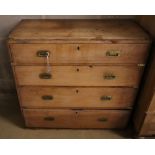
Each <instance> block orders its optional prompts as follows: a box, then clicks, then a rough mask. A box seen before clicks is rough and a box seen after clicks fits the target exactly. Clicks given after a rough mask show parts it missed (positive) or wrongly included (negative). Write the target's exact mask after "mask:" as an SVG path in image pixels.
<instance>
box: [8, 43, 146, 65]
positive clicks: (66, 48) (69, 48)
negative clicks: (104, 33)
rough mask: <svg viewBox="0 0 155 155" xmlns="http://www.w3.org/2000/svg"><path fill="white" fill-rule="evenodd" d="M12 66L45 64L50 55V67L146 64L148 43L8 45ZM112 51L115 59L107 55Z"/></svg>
mask: <svg viewBox="0 0 155 155" xmlns="http://www.w3.org/2000/svg"><path fill="white" fill-rule="evenodd" d="M10 46H11V51H12V55H13V62H14V63H15V64H45V63H46V57H45V58H44V57H38V56H37V52H38V51H42V50H46V51H48V52H49V62H50V63H51V64H57V63H58V64H61V63H65V64H69V63H85V64H86V63H100V64H101V63H102V64H103V63H120V64H121V63H135V64H138V63H145V60H146V58H147V54H148V52H147V51H148V48H149V44H11V45H10ZM109 52H111V53H112V54H114V56H109V55H108V53H109Z"/></svg>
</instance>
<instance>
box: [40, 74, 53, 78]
mask: <svg viewBox="0 0 155 155" xmlns="http://www.w3.org/2000/svg"><path fill="white" fill-rule="evenodd" d="M39 77H40V78H41V79H51V78H52V75H51V74H50V73H41V74H39Z"/></svg>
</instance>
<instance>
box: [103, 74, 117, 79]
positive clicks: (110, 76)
mask: <svg viewBox="0 0 155 155" xmlns="http://www.w3.org/2000/svg"><path fill="white" fill-rule="evenodd" d="M115 78H116V76H115V75H113V74H105V75H104V79H106V80H113V79H115Z"/></svg>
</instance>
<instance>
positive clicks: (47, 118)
mask: <svg viewBox="0 0 155 155" xmlns="http://www.w3.org/2000/svg"><path fill="white" fill-rule="evenodd" d="M44 120H45V121H54V120H55V118H54V117H50V116H48V117H44Z"/></svg>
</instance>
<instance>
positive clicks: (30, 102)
mask: <svg viewBox="0 0 155 155" xmlns="http://www.w3.org/2000/svg"><path fill="white" fill-rule="evenodd" d="M19 89H20V91H19V92H20V98H21V103H22V107H24V108H70V109H71V108H113V109H114V108H116V109H120V108H131V107H132V105H133V103H134V99H135V95H136V92H137V90H136V89H133V88H102V87H26V86H25V87H21V88H19Z"/></svg>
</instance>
